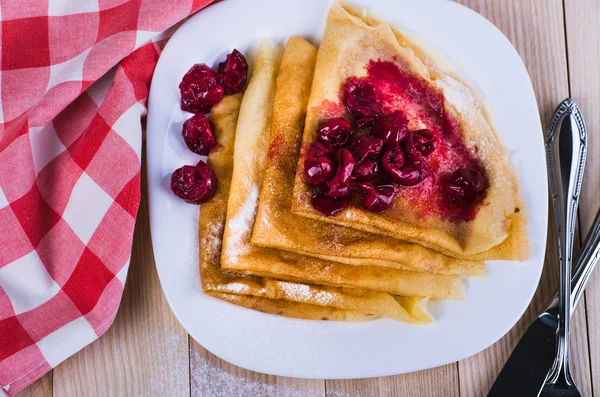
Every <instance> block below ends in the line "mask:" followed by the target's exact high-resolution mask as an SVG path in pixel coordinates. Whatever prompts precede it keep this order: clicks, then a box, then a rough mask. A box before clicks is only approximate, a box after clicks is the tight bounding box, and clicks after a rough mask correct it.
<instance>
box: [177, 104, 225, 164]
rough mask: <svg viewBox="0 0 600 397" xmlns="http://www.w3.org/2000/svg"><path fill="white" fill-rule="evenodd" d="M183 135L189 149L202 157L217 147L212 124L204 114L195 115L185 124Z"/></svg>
mask: <svg viewBox="0 0 600 397" xmlns="http://www.w3.org/2000/svg"><path fill="white" fill-rule="evenodd" d="M181 135H183V139H184V140H185V144H186V145H187V147H188V148H189V149H190V150H191V151H192V152H194V153H197V154H199V155H201V156H206V155H207V154H208V153H209V152H210V151H211V150H212V149H214V148H215V147H216V146H217V142H216V141H215V136H214V135H213V132H212V129H211V128H210V123H209V122H208V119H207V118H206V116H204V115H203V114H202V113H197V114H195V115H194V116H192V117H191V118H190V119H188V120H186V121H185V123H183V131H182V133H181Z"/></svg>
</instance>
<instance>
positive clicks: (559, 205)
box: [546, 98, 587, 383]
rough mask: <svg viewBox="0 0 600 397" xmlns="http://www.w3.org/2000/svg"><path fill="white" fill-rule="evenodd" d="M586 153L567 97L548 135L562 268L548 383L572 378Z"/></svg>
mask: <svg viewBox="0 0 600 397" xmlns="http://www.w3.org/2000/svg"><path fill="white" fill-rule="evenodd" d="M586 154H587V132H586V128H585V124H584V122H583V117H582V116H581V112H580V111H579V108H578V107H577V105H576V104H575V102H573V101H572V100H571V99H570V98H567V99H565V100H564V101H563V102H562V103H561V104H560V106H559V107H558V109H557V110H556V112H555V113H554V116H553V117H552V120H551V122H550V125H549V126H548V131H547V134H546V156H547V160H548V171H549V179H550V188H551V191H552V203H553V208H554V217H555V219H556V230H557V234H558V260H559V265H560V285H559V317H558V320H559V321H558V331H557V347H556V348H557V356H556V360H555V362H554V364H553V366H552V369H551V370H550V373H549V374H548V380H547V381H548V382H550V383H554V382H556V381H557V379H558V378H559V377H560V376H564V377H565V378H566V379H565V380H566V381H567V382H569V381H570V377H571V376H570V371H569V323H570V317H571V314H570V312H571V308H572V303H571V270H572V258H573V237H574V233H575V220H576V217H577V206H578V204H579V193H580V191H581V183H582V179H583V172H584V168H585V159H586ZM570 383H572V381H571V382H570Z"/></svg>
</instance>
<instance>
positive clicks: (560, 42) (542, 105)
mask: <svg viewBox="0 0 600 397" xmlns="http://www.w3.org/2000/svg"><path fill="white" fill-rule="evenodd" d="M460 3H463V4H464V5H466V6H469V7H471V8H472V9H474V10H475V11H477V12H479V13H480V14H482V15H483V16H485V17H486V18H488V19H489V20H490V21H492V22H493V23H494V24H495V25H496V26H497V27H498V28H499V29H500V30H501V31H502V32H503V33H504V34H505V35H506V36H507V37H508V38H509V40H510V41H511V42H512V43H513V45H514V46H515V48H516V49H517V51H518V52H519V54H520V55H521V58H522V59H523V61H524V63H525V66H526V67H527V70H528V72H529V74H530V76H531V79H532V82H533V87H534V90H535V93H536V96H537V99H538V106H539V109H540V116H541V119H542V125H543V126H544V127H545V126H546V125H547V124H548V122H549V120H550V118H551V116H552V114H553V112H554V109H555V108H556V106H557V105H558V103H559V102H560V101H562V100H563V99H564V98H566V97H567V96H569V81H568V66H567V49H566V45H565V30H564V13H563V4H562V1H561V0H551V1H548V0H527V1H522V0H510V1H502V2H498V1H492V0H463V1H460ZM551 218H552V216H551ZM548 236H549V239H548V242H549V243H548V246H547V250H546V263H545V268H544V272H543V274H542V278H541V281H540V285H539V287H538V290H537V291H536V294H535V297H534V299H533V301H532V303H531V305H530V306H529V308H528V309H527V311H526V312H525V314H524V315H523V316H522V318H521V319H520V320H519V322H518V323H517V325H516V326H515V327H514V328H513V329H512V330H511V331H510V332H509V333H508V334H506V335H505V336H504V337H503V338H502V339H501V340H500V341H498V342H497V343H496V344H494V345H493V346H491V347H490V348H488V349H486V350H484V351H483V352H481V353H479V354H477V355H475V356H473V357H471V358H469V359H466V360H463V361H461V362H459V378H460V386H461V395H462V396H482V395H485V394H486V393H487V391H488V390H489V388H490V387H491V385H492V383H493V381H494V379H495V377H496V376H497V374H498V372H499V371H500V369H501V368H502V366H503V365H504V363H505V362H506V360H507V358H508V356H509V355H510V352H511V351H512V349H513V348H514V346H515V345H516V343H517V342H518V340H519V338H520V336H521V335H522V334H523V332H524V331H525V330H526V329H527V326H528V325H529V323H530V322H531V320H532V319H533V318H534V317H535V315H536V314H537V313H538V312H539V310H540V309H541V308H542V307H543V305H544V304H545V302H547V300H548V298H549V297H550V296H551V294H552V293H553V292H554V290H555V288H556V287H557V285H558V266H557V262H556V243H555V241H556V237H555V234H554V222H553V221H552V220H551V222H550V225H549V234H548ZM572 338H573V339H572V350H573V353H574V356H573V369H574V377H575V378H576V381H577V382H578V384H580V385H581V390H582V392H583V393H584V395H591V388H590V381H589V378H590V374H589V370H588V368H589V354H588V344H587V328H586V319H585V311H582V310H578V311H577V312H576V314H575V316H574V320H573V331H572Z"/></svg>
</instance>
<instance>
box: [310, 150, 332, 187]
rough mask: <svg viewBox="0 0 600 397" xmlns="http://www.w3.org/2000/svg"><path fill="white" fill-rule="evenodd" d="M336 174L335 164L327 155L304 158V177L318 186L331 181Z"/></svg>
mask: <svg viewBox="0 0 600 397" xmlns="http://www.w3.org/2000/svg"><path fill="white" fill-rule="evenodd" d="M334 175H335V164H334V163H333V160H332V159H330V158H329V157H327V156H319V157H308V158H307V159H306V160H304V179H305V180H306V182H307V183H309V184H311V185H313V186H317V185H321V184H323V183H325V182H327V181H329V180H330V179H331V178H333V176H334Z"/></svg>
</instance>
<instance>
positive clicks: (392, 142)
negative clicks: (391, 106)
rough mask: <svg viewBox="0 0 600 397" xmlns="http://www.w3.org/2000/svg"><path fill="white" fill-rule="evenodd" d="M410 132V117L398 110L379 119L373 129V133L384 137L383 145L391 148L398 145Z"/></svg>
mask: <svg viewBox="0 0 600 397" xmlns="http://www.w3.org/2000/svg"><path fill="white" fill-rule="evenodd" d="M408 133H409V131H408V119H407V118H406V116H405V115H404V113H403V112H400V111H398V110H397V111H395V112H394V113H391V114H388V115H387V116H384V117H382V118H380V119H379V120H377V121H376V122H375V124H373V128H372V129H371V134H373V135H374V136H376V137H378V138H381V139H383V146H385V147H386V148H389V149H391V148H395V147H398V146H399V145H400V142H402V141H404V139H406V137H407V135H408Z"/></svg>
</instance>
